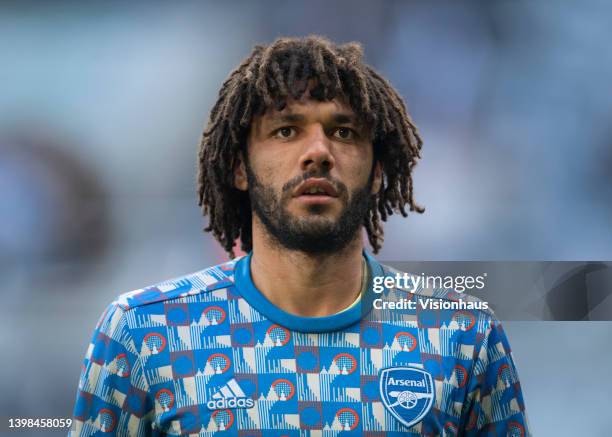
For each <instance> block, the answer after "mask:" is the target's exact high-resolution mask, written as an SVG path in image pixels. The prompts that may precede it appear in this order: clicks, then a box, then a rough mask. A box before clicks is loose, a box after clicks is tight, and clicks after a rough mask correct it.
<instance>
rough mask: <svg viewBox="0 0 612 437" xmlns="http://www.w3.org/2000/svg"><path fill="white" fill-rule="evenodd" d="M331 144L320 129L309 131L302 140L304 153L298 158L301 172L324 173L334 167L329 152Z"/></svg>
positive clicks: (332, 158) (332, 157)
mask: <svg viewBox="0 0 612 437" xmlns="http://www.w3.org/2000/svg"><path fill="white" fill-rule="evenodd" d="M331 145H332V142H331V141H330V139H329V138H328V137H327V135H326V134H325V132H324V131H323V128H322V127H317V128H313V129H311V131H310V132H309V133H308V135H307V136H306V137H305V139H304V151H303V153H302V156H301V157H300V168H301V170H302V171H303V172H308V171H312V172H315V171H321V172H323V173H326V172H328V171H330V170H331V169H332V168H333V167H334V163H335V162H334V156H333V155H332V152H331Z"/></svg>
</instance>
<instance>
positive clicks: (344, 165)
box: [336, 150, 372, 187]
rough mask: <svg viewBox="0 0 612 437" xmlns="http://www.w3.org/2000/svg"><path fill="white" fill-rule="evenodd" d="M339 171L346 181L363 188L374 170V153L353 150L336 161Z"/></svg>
mask: <svg viewBox="0 0 612 437" xmlns="http://www.w3.org/2000/svg"><path fill="white" fill-rule="evenodd" d="M336 164H337V166H338V171H339V172H340V173H341V174H342V175H344V179H345V181H346V182H347V183H348V184H350V185H352V186H353V187H354V186H363V185H364V184H365V183H366V182H367V181H368V178H369V176H370V172H371V170H372V153H371V152H369V151H367V150H353V151H351V152H350V153H345V154H343V156H342V157H340V159H337V160H336Z"/></svg>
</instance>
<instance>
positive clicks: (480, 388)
mask: <svg viewBox="0 0 612 437" xmlns="http://www.w3.org/2000/svg"><path fill="white" fill-rule="evenodd" d="M243 260H244V259H243ZM370 261H371V262H372V263H375V261H372V260H371V259H370ZM237 262H239V260H238V259H237V260H233V261H230V262H228V263H225V264H221V265H218V266H214V267H211V268H208V269H205V270H202V271H199V272H196V273H193V274H190V275H186V276H184V277H181V278H177V279H174V280H171V281H166V282H163V283H160V284H156V285H154V286H151V287H146V288H143V289H139V290H135V291H133V292H130V293H125V294H123V295H121V296H119V298H118V299H117V300H116V301H115V302H113V303H112V304H110V305H109V306H108V308H107V309H106V310H105V311H104V313H103V314H102V316H101V318H100V320H99V321H98V323H97V325H96V328H95V331H94V335H93V337H92V341H91V344H90V346H89V348H88V349H87V352H86V356H85V360H84V362H83V367H82V372H81V377H80V380H79V385H78V393H77V398H76V403H75V408H74V422H73V428H72V430H71V431H70V434H69V435H71V436H102V435H104V436H108V435H117V436H138V437H141V436H161V435H168V436H178V435H190V436H217V435H219V436H221V435H222V436H226V435H227V436H272V437H274V436H279V437H280V436H324V437H333V436H344V435H363V436H371V437H379V436H390V437H392V436H457V435H462V436H476V435H478V436H517V437H519V436H527V435H530V434H529V430H528V426H527V420H526V416H525V412H524V402H523V397H522V393H521V387H520V383H519V380H518V376H517V373H516V368H515V365H514V362H513V360H512V354H511V350H510V346H509V344H508V341H507V338H506V336H505V334H504V331H503V329H502V327H501V324H500V323H499V321H497V320H496V319H495V316H494V315H493V313H492V312H491V311H490V310H464V311H453V310H443V309H435V310H434V309H431V310H419V309H417V310H412V311H409V310H403V311H399V312H398V311H391V310H372V311H369V312H366V311H363V312H362V313H361V316H360V317H359V318H358V319H357V320H356V321H355V322H354V323H352V324H350V325H348V326H345V327H344V328H342V329H340V330H328V331H321V332H301V331H300V330H299V329H294V328H295V327H287V326H285V325H284V324H283V323H282V322H283V321H282V320H271V319H270V318H269V317H266V316H264V315H263V314H262V313H261V312H260V311H258V310H257V309H255V308H254V307H253V306H252V305H251V304H250V303H249V301H248V299H246V298H245V296H246V294H245V292H244V290H243V289H242V288H241V287H240V286H239V285H237V283H238V281H237V280H236V276H237V275H236V274H235V267H236V263H237ZM243 262H244V261H243ZM378 266H379V268H381V269H384V274H387V275H391V276H394V275H395V274H396V273H397V272H396V271H394V270H393V269H391V268H389V267H386V266H381V265H378ZM247 271H249V270H248V269H247ZM241 280H243V281H250V276H249V277H244V278H242V279H241ZM251 286H252V284H251ZM383 296H384V298H385V300H394V299H401V298H404V299H416V298H418V297H435V298H437V299H444V300H457V299H458V297H459V294H458V293H455V292H453V291H452V290H442V289H421V290H418V291H417V293H415V294H414V295H413V294H411V293H407V292H406V291H404V290H402V289H399V288H394V289H387V290H385V292H384V294H383ZM461 297H462V298H463V299H470V301H476V300H477V299H476V298H472V297H468V296H465V295H461ZM394 366H411V367H417V368H420V369H423V370H424V371H426V372H427V373H429V374H430V375H431V377H432V379H433V386H434V391H435V393H434V404H433V406H432V407H431V409H430V410H429V412H428V413H427V414H426V415H425V417H424V418H423V419H422V420H420V421H419V422H418V423H416V424H414V425H413V426H411V427H410V428H408V427H406V426H405V425H403V424H402V423H401V422H400V421H399V420H397V419H396V418H395V417H394V416H393V415H392V414H391V413H390V412H389V411H388V410H387V409H386V408H385V406H384V405H383V401H382V399H381V393H380V389H379V385H380V381H379V375H380V372H381V371H382V370H383V369H385V368H389V367H394ZM232 397H234V399H239V398H241V397H244V398H245V399H249V401H248V405H250V407H245V406H244V405H245V404H244V399H243V404H242V407H237V406H234V407H231V406H229V405H220V406H218V405H213V406H212V408H211V404H210V401H211V400H213V401H217V402H219V400H220V399H221V402H226V401H227V400H228V399H232Z"/></svg>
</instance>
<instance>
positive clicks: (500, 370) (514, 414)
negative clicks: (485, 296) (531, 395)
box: [464, 320, 531, 437]
mask: <svg viewBox="0 0 612 437" xmlns="http://www.w3.org/2000/svg"><path fill="white" fill-rule="evenodd" d="M467 405H468V409H467V413H466V414H465V415H464V417H465V418H466V419H465V420H466V422H465V431H466V432H465V434H464V435H465V436H466V437H475V436H479V437H485V436H512V437H515V436H516V437H527V436H530V435H531V433H530V431H529V429H528V424H527V416H526V413H525V403H524V401H523V393H522V390H521V384H520V382H519V378H518V374H517V371H516V366H515V365H514V360H513V359H512V353H511V350H510V345H509V343H508V339H507V338H506V334H505V333H504V330H503V329H502V325H501V323H500V322H499V321H497V320H493V321H491V322H490V326H489V327H488V329H487V330H486V332H485V334H484V338H483V341H482V345H481V347H480V352H479V354H478V357H477V359H476V362H475V365H474V367H473V370H472V375H471V376H470V379H469V382H468V403H467Z"/></svg>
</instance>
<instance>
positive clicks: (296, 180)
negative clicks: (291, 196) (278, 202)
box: [282, 171, 348, 197]
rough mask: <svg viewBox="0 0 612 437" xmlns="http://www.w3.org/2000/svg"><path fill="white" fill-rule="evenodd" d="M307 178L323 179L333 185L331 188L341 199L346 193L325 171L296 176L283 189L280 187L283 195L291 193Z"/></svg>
mask: <svg viewBox="0 0 612 437" xmlns="http://www.w3.org/2000/svg"><path fill="white" fill-rule="evenodd" d="M309 178H323V179H326V180H327V182H329V183H330V184H332V185H333V187H334V188H335V189H336V192H337V193H338V195H339V196H341V197H342V196H343V195H344V194H345V193H347V192H348V189H347V188H346V185H344V184H343V183H342V182H340V181H339V180H338V179H336V178H333V177H331V176H330V175H329V172H326V171H307V172H304V173H302V174H301V175H298V176H296V177H294V178H292V179H290V180H289V181H287V182H286V183H285V184H284V185H283V187H282V192H283V194H285V193H291V192H293V190H294V189H295V188H296V187H297V186H298V185H300V184H301V183H302V182H304V181H305V180H306V179H309Z"/></svg>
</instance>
